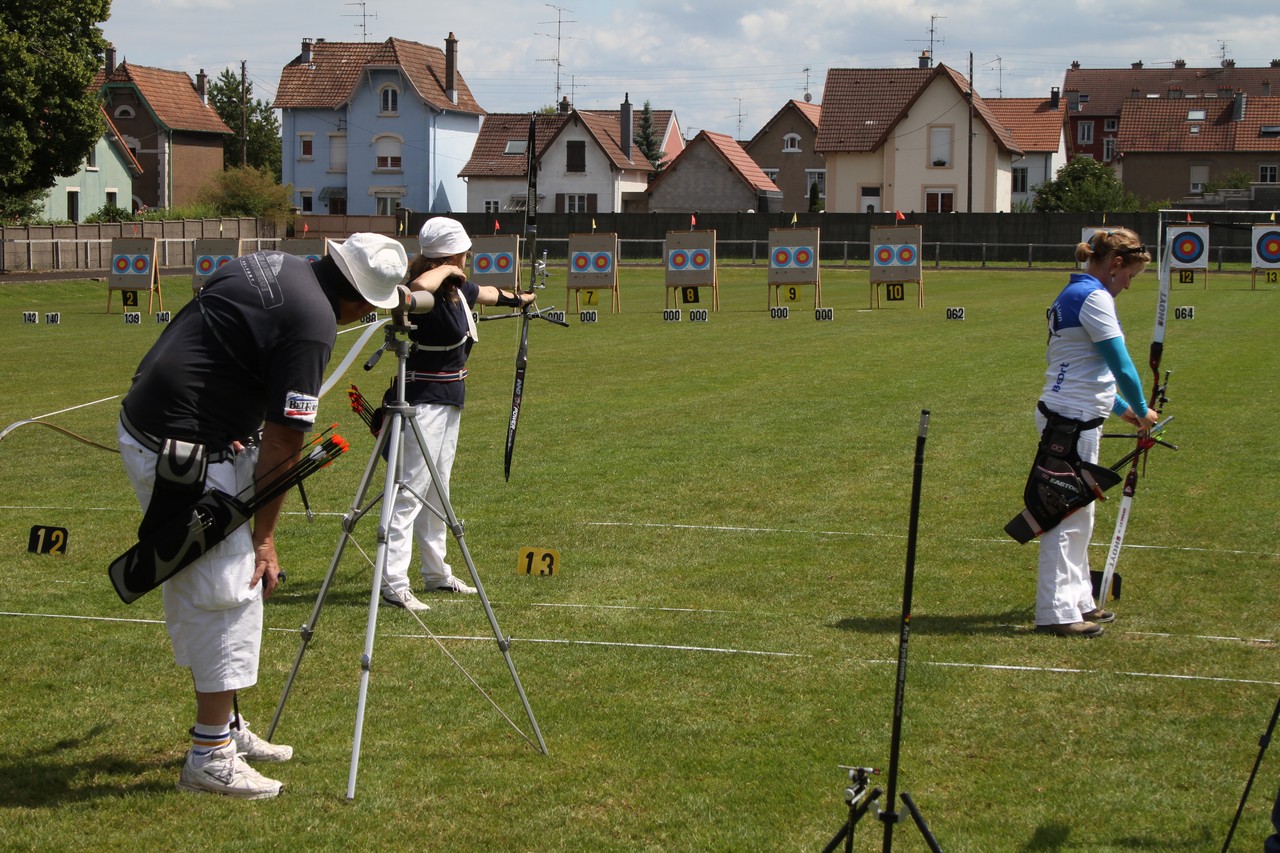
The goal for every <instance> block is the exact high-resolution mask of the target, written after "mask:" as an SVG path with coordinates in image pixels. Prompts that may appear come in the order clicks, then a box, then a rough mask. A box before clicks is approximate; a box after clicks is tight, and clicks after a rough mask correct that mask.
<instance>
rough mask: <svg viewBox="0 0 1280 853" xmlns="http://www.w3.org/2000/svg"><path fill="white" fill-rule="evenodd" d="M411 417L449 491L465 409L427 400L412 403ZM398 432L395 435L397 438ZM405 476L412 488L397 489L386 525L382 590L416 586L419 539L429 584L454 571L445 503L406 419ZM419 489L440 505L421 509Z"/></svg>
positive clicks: (403, 470)
mask: <svg viewBox="0 0 1280 853" xmlns="http://www.w3.org/2000/svg"><path fill="white" fill-rule="evenodd" d="M413 419H414V420H415V421H416V422H417V424H418V429H419V430H421V432H422V440H423V442H424V443H425V444H426V449H427V453H429V454H431V460H432V461H433V462H434V463H435V466H436V472H437V473H438V474H439V475H440V480H441V487H442V488H443V490H444V493H445V494H446V495H447V494H449V474H450V472H451V471H452V470H453V458H454V455H455V454H456V452H457V449H458V425H459V424H460V422H461V420H462V410H461V409H459V408H458V407H457V406H445V405H441V404H439V403H425V404H423V405H421V406H414V407H413ZM394 439H395V436H391V440H394ZM400 464H401V481H402V482H403V483H404V484H405V485H406V486H408V488H404V487H401V488H400V489H398V490H397V492H396V500H395V504H394V510H393V512H392V516H391V527H390V529H388V530H387V565H386V568H385V569H384V570H383V574H382V590H383V592H400V591H402V590H408V589H411V588H412V585H411V584H410V583H409V562H410V560H411V559H412V557H413V543H414V542H415V541H416V542H417V543H418V551H419V556H420V560H421V568H422V579H423V581H424V582H425V584H426V587H427V589H433V588H435V587H437V586H439V585H441V584H442V583H444V582H445V581H446V580H448V578H449V577H450V576H452V575H453V569H452V568H451V567H450V566H449V564H448V563H446V562H445V559H444V557H445V547H446V545H447V544H448V535H449V528H448V525H447V524H446V523H445V522H444V520H443V519H441V518H440V516H439V515H437V514H436V513H437V512H439V513H441V514H443V512H444V504H443V503H442V502H441V500H440V495H439V494H438V493H437V492H436V488H435V484H433V483H432V482H431V471H430V470H429V469H428V468H427V461H426V458H425V457H424V456H423V455H422V448H420V447H419V446H418V440H417V438H416V437H415V436H414V434H413V428H412V427H411V426H410V425H409V424H405V428H404V449H403V450H402V452H401V454H400ZM415 495H421V496H422V497H423V498H425V499H426V501H427V502H428V503H429V504H430V505H431V506H432V507H434V509H435V510H436V511H435V512H433V511H432V510H430V509H428V510H426V511H423V504H422V502H421V501H419V500H418V498H417V497H415Z"/></svg>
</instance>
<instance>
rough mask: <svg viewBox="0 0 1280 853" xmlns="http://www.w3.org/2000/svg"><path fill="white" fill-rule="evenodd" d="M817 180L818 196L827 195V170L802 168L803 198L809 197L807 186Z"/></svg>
mask: <svg viewBox="0 0 1280 853" xmlns="http://www.w3.org/2000/svg"><path fill="white" fill-rule="evenodd" d="M814 181H817V182H818V198H826V197H827V170H826V169H805V170H804V194H805V198H808V197H809V187H811V186H813V182H814Z"/></svg>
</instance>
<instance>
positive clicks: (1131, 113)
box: [1116, 96, 1280, 154]
mask: <svg viewBox="0 0 1280 853" xmlns="http://www.w3.org/2000/svg"><path fill="white" fill-rule="evenodd" d="M1234 106H1235V105H1234V103H1233V99H1230V98H1226V99H1217V100H1214V99H1200V98H1195V99H1190V98H1128V99H1126V100H1125V101H1124V106H1123V107H1122V108H1121V113H1120V132H1119V134H1118V136H1117V138H1116V151H1117V153H1119V154H1134V153H1140V152H1141V153H1164V152H1179V151H1216V152H1225V151H1273V152H1277V153H1280V137H1277V136H1263V135H1262V132H1261V131H1262V127H1263V126H1267V127H1274V128H1277V130H1278V131H1280V96H1272V97H1257V98H1250V97H1247V96H1246V97H1245V103H1244V118H1243V119H1242V120H1241V121H1233V120H1232V115H1233V113H1234ZM1201 110H1202V111H1203V112H1204V119H1203V120H1200V119H1198V118H1197V119H1195V120H1192V119H1190V118H1189V117H1188V116H1189V115H1190V114H1191V112H1192V111H1201ZM1192 128H1198V130H1195V131H1194V132H1193V130H1192Z"/></svg>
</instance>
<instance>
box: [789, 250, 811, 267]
mask: <svg viewBox="0 0 1280 853" xmlns="http://www.w3.org/2000/svg"><path fill="white" fill-rule="evenodd" d="M791 262H792V263H793V264H795V265H796V266H797V267H800V268H801V269H808V268H809V267H811V266H813V249H810V248H809V247H808V246H800V247H799V248H797V249H796V250H795V251H794V252H792V253H791Z"/></svg>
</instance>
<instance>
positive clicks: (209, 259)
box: [196, 255, 218, 275]
mask: <svg viewBox="0 0 1280 853" xmlns="http://www.w3.org/2000/svg"><path fill="white" fill-rule="evenodd" d="M217 268H218V262H217V261H216V260H215V259H214V257H213V256H212V255H201V256H200V257H198V258H196V272H198V273H200V275H208V274H209V273H211V272H213V271H214V270H215V269H217Z"/></svg>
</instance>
